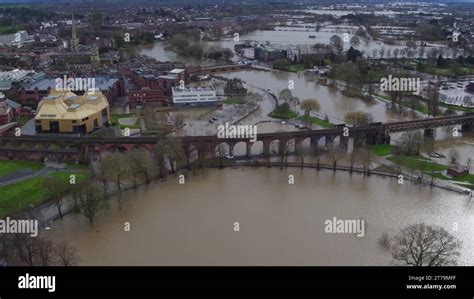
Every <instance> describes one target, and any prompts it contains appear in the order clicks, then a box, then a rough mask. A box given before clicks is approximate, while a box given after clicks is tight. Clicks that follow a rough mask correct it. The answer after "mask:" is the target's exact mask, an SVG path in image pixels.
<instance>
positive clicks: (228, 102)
mask: <svg viewBox="0 0 474 299" xmlns="http://www.w3.org/2000/svg"><path fill="white" fill-rule="evenodd" d="M222 102H223V103H224V104H226V105H233V104H242V103H243V102H244V101H243V100H242V99H238V98H230V99H225V100H224V101H222Z"/></svg>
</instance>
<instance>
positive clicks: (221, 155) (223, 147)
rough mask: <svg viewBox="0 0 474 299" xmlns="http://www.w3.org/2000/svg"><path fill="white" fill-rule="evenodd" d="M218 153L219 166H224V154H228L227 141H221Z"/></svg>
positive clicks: (217, 149)
mask: <svg viewBox="0 0 474 299" xmlns="http://www.w3.org/2000/svg"><path fill="white" fill-rule="evenodd" d="M216 155H217V157H218V158H219V168H224V156H225V155H226V144H225V143H219V145H218V146H217V148H216Z"/></svg>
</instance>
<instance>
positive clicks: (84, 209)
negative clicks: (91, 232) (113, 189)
mask: <svg viewBox="0 0 474 299" xmlns="http://www.w3.org/2000/svg"><path fill="white" fill-rule="evenodd" d="M102 200H103V194H101V192H100V189H99V188H97V186H95V185H94V184H89V185H88V186H86V187H84V188H83V189H82V190H81V191H80V192H79V213H80V214H82V215H84V216H85V217H87V219H89V223H93V221H94V217H95V216H96V214H97V212H99V211H100V210H101V209H102V207H103V205H102V204H103V202H102Z"/></svg>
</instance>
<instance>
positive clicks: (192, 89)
mask: <svg viewBox="0 0 474 299" xmlns="http://www.w3.org/2000/svg"><path fill="white" fill-rule="evenodd" d="M214 90H215V89H214V87H212V86H200V87H184V88H181V87H179V86H174V87H173V92H196V91H214Z"/></svg>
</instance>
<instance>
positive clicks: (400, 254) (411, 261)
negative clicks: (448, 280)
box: [389, 223, 462, 267]
mask: <svg viewBox="0 0 474 299" xmlns="http://www.w3.org/2000/svg"><path fill="white" fill-rule="evenodd" d="M461 245H462V242H461V241H459V240H458V239H457V238H456V237H454V236H452V235H451V234H449V232H447V231H446V230H445V229H444V228H442V227H440V226H435V225H426V224H424V223H418V224H413V225H410V226H408V227H405V228H403V229H402V230H401V231H400V232H399V233H397V234H395V235H394V236H393V237H391V238H390V246H389V252H390V254H391V255H392V258H393V260H392V263H394V264H398V265H411V266H418V267H420V266H455V265H457V257H458V256H459V255H460V252H459V250H460V249H461Z"/></svg>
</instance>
